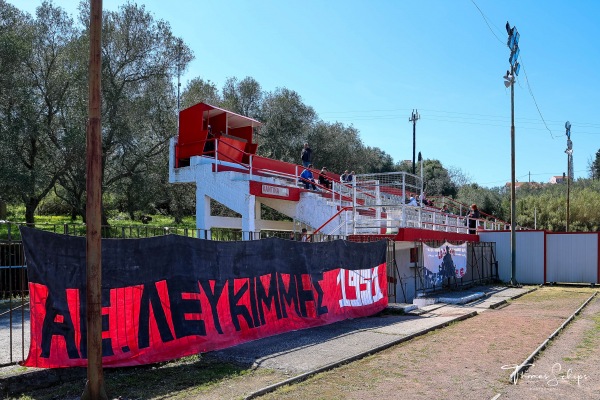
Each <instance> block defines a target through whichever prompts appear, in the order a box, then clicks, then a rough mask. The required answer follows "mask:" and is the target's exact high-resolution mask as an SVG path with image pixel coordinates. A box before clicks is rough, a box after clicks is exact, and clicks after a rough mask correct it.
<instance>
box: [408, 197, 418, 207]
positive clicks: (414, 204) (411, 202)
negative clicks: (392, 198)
mask: <svg viewBox="0 0 600 400" xmlns="http://www.w3.org/2000/svg"><path fill="white" fill-rule="evenodd" d="M408 205H409V206H412V207H418V206H419V205H418V204H417V199H415V198H414V197H413V196H410V200H409V201H408Z"/></svg>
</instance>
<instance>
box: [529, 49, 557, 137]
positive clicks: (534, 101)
mask: <svg viewBox="0 0 600 400" xmlns="http://www.w3.org/2000/svg"><path fill="white" fill-rule="evenodd" d="M521 66H522V67H523V72H525V81H526V82H527V88H528V89H529V94H530V95H531V98H532V99H533V104H535V108H536V109H537V111H538V114H539V115H540V118H541V119H542V122H543V123H544V125H545V126H546V129H548V132H550V136H551V137H552V139H556V138H557V136H554V134H553V133H552V131H551V130H550V128H548V125H547V124H546V121H545V120H544V116H543V115H542V112H541V111H540V108H539V107H538V103H537V101H536V99H535V96H534V95H533V90H531V85H530V84H529V78H528V77H527V70H526V69H525V65H524V64H523V56H521Z"/></svg>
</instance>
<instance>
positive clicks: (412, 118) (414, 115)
mask: <svg viewBox="0 0 600 400" xmlns="http://www.w3.org/2000/svg"><path fill="white" fill-rule="evenodd" d="M419 118H421V116H420V115H419V112H418V111H417V110H413V112H412V115H411V116H410V118H409V119H408V122H412V123H413V159H412V173H413V175H414V174H415V151H416V149H417V121H418V120H419Z"/></svg>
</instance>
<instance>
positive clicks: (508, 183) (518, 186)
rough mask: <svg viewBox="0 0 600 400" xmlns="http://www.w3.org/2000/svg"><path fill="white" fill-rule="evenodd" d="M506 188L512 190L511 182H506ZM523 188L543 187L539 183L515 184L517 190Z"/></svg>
mask: <svg viewBox="0 0 600 400" xmlns="http://www.w3.org/2000/svg"><path fill="white" fill-rule="evenodd" d="M504 186H505V187H506V188H507V189H510V182H506V185H504ZM523 186H529V187H530V188H540V187H542V186H543V185H542V184H541V183H539V182H515V190H518V189H520V188H521V187H523Z"/></svg>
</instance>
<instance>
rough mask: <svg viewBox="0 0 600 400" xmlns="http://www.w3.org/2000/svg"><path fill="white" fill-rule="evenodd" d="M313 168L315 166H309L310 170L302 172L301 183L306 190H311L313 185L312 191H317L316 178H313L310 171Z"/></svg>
mask: <svg viewBox="0 0 600 400" xmlns="http://www.w3.org/2000/svg"><path fill="white" fill-rule="evenodd" d="M312 167H313V165H312V164H309V165H308V168H306V169H305V170H304V171H302V173H301V174H300V181H301V182H302V183H303V184H304V188H305V189H309V188H310V186H311V185H312V189H313V190H317V187H316V186H315V177H314V176H313V173H312V172H311V170H310V169H311V168H312Z"/></svg>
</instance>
